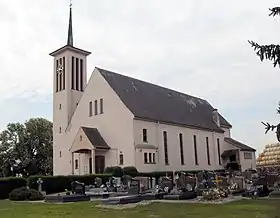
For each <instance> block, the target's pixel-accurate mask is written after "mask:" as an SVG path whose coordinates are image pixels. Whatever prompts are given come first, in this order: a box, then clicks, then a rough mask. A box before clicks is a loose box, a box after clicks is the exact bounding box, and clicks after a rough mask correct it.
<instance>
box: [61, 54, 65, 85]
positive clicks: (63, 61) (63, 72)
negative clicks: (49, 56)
mask: <svg viewBox="0 0 280 218" xmlns="http://www.w3.org/2000/svg"><path fill="white" fill-rule="evenodd" d="M62 67H63V71H62V90H65V57H63V58H62Z"/></svg>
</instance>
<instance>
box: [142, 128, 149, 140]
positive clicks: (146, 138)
mask: <svg viewBox="0 0 280 218" xmlns="http://www.w3.org/2000/svg"><path fill="white" fill-rule="evenodd" d="M142 131H143V142H148V137H147V129H143V130H142Z"/></svg>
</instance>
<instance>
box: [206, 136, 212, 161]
mask: <svg viewBox="0 0 280 218" xmlns="http://www.w3.org/2000/svg"><path fill="white" fill-rule="evenodd" d="M206 152H207V162H208V165H211V161H210V151H209V139H208V137H206Z"/></svg>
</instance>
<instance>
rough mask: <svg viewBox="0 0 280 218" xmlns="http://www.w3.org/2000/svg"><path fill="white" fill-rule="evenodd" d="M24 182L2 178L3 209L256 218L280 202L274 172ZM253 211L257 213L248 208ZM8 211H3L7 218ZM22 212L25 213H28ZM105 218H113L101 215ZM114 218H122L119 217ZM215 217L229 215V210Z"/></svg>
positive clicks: (54, 178)
mask: <svg viewBox="0 0 280 218" xmlns="http://www.w3.org/2000/svg"><path fill="white" fill-rule="evenodd" d="M129 174H130V175H129ZM24 180H25V179H24V178H6V179H0V189H1V190H0V191H1V192H0V196H1V199H9V200H3V201H0V206H1V205H2V206H1V207H3V208H13V207H15V209H17V210H23V209H21V208H24V207H26V208H30V210H31V208H32V211H33V210H36V209H37V208H38V211H37V212H36V214H37V215H38V214H40V213H41V211H44V209H45V210H49V211H50V210H53V209H47V208H50V207H52V205H53V207H54V208H56V210H57V211H60V212H57V213H59V214H63V213H66V211H68V213H71V214H75V213H76V211H74V210H73V208H76V209H77V210H78V211H79V210H83V211H82V212H81V211H80V212H81V213H83V214H85V213H87V214H89V215H88V216H87V215H86V216H85V217H90V214H92V213H98V214H102V213H104V210H109V211H110V215H111V214H112V217H113V214H114V213H115V212H113V211H114V210H124V211H128V212H126V213H130V212H129V211H131V210H126V209H129V208H130V209H132V210H133V211H134V212H135V213H137V214H139V215H137V216H138V217H142V216H143V214H144V213H145V210H153V211H154V210H155V211H157V212H156V213H157V215H158V216H162V214H164V215H166V214H170V213H171V212H172V211H173V214H170V216H172V217H177V214H178V209H179V210H184V212H182V213H184V214H185V213H190V214H192V213H191V211H193V212H195V213H198V214H200V213H201V214H200V215H198V216H197V217H205V216H206V215H209V213H210V214H211V213H213V214H214V213H215V211H217V209H218V208H217V207H219V209H218V210H219V211H220V210H221V211H223V210H227V211H230V210H232V211H233V212H234V210H235V209H234V208H238V207H240V211H242V210H244V211H243V212H244V217H250V216H249V215H253V214H256V213H260V211H262V210H264V208H266V209H267V210H270V211H271V210H272V208H274V207H275V205H277V204H278V203H279V199H280V197H279V196H280V186H279V184H280V182H279V181H280V179H279V177H278V176H275V175H274V174H273V175H272V174H271V173H268V172H261V171H258V172H257V171H251V170H247V171H245V172H240V171H232V170H225V171H223V172H215V171H197V172H183V171H180V172H173V173H172V172H153V173H150V174H148V173H138V172H137V173H136V172H126V174H118V173H111V174H110V173H109V174H98V175H94V174H92V175H85V176H42V177H40V176H32V177H29V178H28V179H27V180H26V181H25V182H24ZM4 187H6V188H4ZM7 193H9V194H7ZM69 203H72V204H69ZM69 205H72V206H69ZM200 205H201V206H200ZM203 205H204V207H203ZM243 207H246V210H245V209H242V208H243ZM250 207H252V210H251V212H250V210H248V208H250ZM258 207H260V208H261V209H260V210H259V211H256V210H254V209H253V208H258ZM39 208H41V210H39ZM82 208H83V209H82ZM145 208H146V209H145ZM180 208H181V209H180ZM182 208H184V209H182ZM195 208H196V209H195ZM76 209H75V210H76ZM5 210H6V209H5ZM7 210H8V209H7ZM141 210H142V211H144V212H141ZM187 210H189V212H187ZM85 211H87V212H85ZM203 211H204V212H203ZM211 211H212V212H211ZM3 213H4V212H3V210H2V209H1V208H0V214H1V216H2V214H3ZM21 213H24V210H23V212H21ZM42 213H43V212H42ZM47 213H48V212H47ZM53 213H55V211H53ZM116 213H117V212H116ZM240 213H241V212H240ZM4 214H5V213H4ZM51 214H52V213H51ZM52 215H53V214H52ZM222 215H223V216H222ZM42 216H43V215H42ZM73 216H74V215H73ZM76 216H79V214H76ZM103 216H104V217H108V215H100V217H103ZM137 216H135V217H137ZM213 216H214V215H213ZM5 217H6V216H5ZM7 217H9V216H7ZM50 217H52V216H50ZM53 217H54V216H53ZM74 217H75V216H74ZM109 217H110V216H109ZM114 217H115V218H117V217H118V214H116V215H115V216H114ZM122 217H123V216H122ZM125 217H126V216H125ZM215 217H226V212H224V213H223V212H221V213H219V214H218V216H215ZM240 217H243V216H240ZM252 217H253V216H252Z"/></svg>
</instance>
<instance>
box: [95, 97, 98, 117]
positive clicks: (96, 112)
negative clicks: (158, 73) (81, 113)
mask: <svg viewBox="0 0 280 218" xmlns="http://www.w3.org/2000/svg"><path fill="white" fill-rule="evenodd" d="M97 107H98V105H97V100H95V101H94V115H97V114H98V111H97V110H98V108H97Z"/></svg>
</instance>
